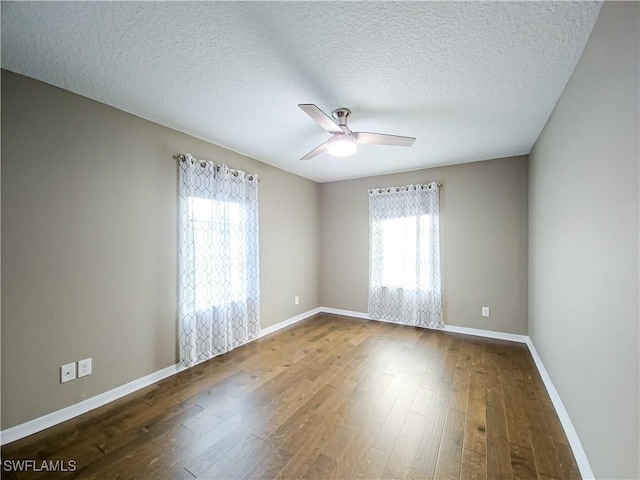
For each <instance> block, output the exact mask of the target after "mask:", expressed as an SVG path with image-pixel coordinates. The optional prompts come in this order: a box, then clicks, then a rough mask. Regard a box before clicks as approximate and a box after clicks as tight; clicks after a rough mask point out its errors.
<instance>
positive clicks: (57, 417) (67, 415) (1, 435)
mask: <svg viewBox="0 0 640 480" xmlns="http://www.w3.org/2000/svg"><path fill="white" fill-rule="evenodd" d="M320 311H321V310H320V308H316V309H313V310H309V311H308V312H304V313H301V314H300V315H296V316H295V317H292V318H289V319H288V320H283V321H282V322H278V323H276V324H275V325H271V326H270V327H267V328H264V329H262V330H261V331H260V335H259V336H258V337H257V338H261V337H264V336H266V335H269V334H271V333H273V332H276V331H278V330H281V329H283V328H285V327H288V326H289V325H293V324H294V323H297V322H300V321H301V320H304V319H306V318H309V317H311V316H313V315H315V314H317V313H320ZM182 370H186V368H185V367H184V366H183V365H182V364H175V365H171V366H169V367H167V368H163V369H162V370H158V371H157V372H154V373H151V374H149V375H146V376H144V377H142V378H138V379H137V380H133V381H132V382H129V383H126V384H124V385H121V386H119V387H116V388H114V389H112V390H109V391H107V392H104V393H101V394H99V395H96V396H95V397H91V398H87V399H86V400H82V401H80V402H78V403H76V404H73V405H69V406H68V407H65V408H63V409H61V410H57V411H55V412H52V413H49V414H47V415H43V416H42V417H38V418H36V419H33V420H30V421H28V422H25V423H21V424H20V425H16V426H15V427H11V428H7V429H6V430H2V431H0V445H5V444H7V443H11V442H15V441H16V440H20V439H21V438H24V437H27V436H29V435H33V434H34V433H38V432H40V431H42V430H46V429H47V428H51V427H53V426H55V425H58V424H59V423H62V422H66V421H67V420H71V419H72V418H75V417H77V416H79V415H82V414H83V413H87V412H89V411H91V410H94V409H96V408H98V407H102V406H103V405H106V404H107V403H110V402H113V401H115V400H118V399H119V398H122V397H124V396H126V395H129V394H131V393H133V392H136V391H138V390H140V389H142V388H145V387H148V386H149V385H152V384H154V383H156V382H159V381H160V380H164V379H165V378H167V377H170V376H171V375H175V374H176V373H178V372H181V371H182Z"/></svg>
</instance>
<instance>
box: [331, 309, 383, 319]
mask: <svg viewBox="0 0 640 480" xmlns="http://www.w3.org/2000/svg"><path fill="white" fill-rule="evenodd" d="M319 310H320V311H321V312H323V313H330V314H332V315H344V316H345V317H355V318H364V319H365V320H373V319H372V318H371V317H370V316H369V314H368V313H362V312H354V311H352V310H341V309H339V308H330V307H320V308H319Z"/></svg>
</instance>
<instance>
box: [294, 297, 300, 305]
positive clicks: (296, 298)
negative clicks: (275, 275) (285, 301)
mask: <svg viewBox="0 0 640 480" xmlns="http://www.w3.org/2000/svg"><path fill="white" fill-rule="evenodd" d="M299 303H300V297H298V296H295V297H293V304H294V305H298V304H299Z"/></svg>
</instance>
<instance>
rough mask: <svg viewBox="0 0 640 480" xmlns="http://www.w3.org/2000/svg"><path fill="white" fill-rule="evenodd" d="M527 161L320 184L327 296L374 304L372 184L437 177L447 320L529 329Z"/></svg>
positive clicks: (331, 303) (328, 302)
mask: <svg viewBox="0 0 640 480" xmlns="http://www.w3.org/2000/svg"><path fill="white" fill-rule="evenodd" d="M527 169H528V164H527V157H513V158H505V159H499V160H490V161H484V162H475V163H467V164H462V165H454V166H448V167H439V168H432V169H426V170H418V171H413V172H404V173H395V174H390V175H381V176H377V177H368V178H362V179H357V180H349V181H343V182H334V183H325V184H321V185H320V234H321V236H322V241H321V244H322V245H321V249H322V250H321V264H322V268H321V281H320V302H321V304H322V305H323V306H325V307H333V308H339V309H344V310H353V311H356V312H366V311H367V300H368V282H369V213H368V212H369V197H368V193H367V190H368V189H369V188H373V187H388V186H397V185H408V184H411V183H424V182H428V181H438V182H441V183H442V184H443V185H444V186H443V187H442V189H441V190H440V192H441V193H440V242H441V273H442V291H443V307H444V320H445V323H447V324H450V325H457V326H461V327H471V328H481V329H485V330H496V331H500V332H509V333H518V334H526V333H527V208H528V207H527V188H528V187H527V182H528V179H527V178H528V176H527ZM482 306H488V307H490V308H491V316H490V317H489V318H484V317H482V316H481V315H480V309H481V307H482Z"/></svg>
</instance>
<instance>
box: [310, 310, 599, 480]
mask: <svg viewBox="0 0 640 480" xmlns="http://www.w3.org/2000/svg"><path fill="white" fill-rule="evenodd" d="M320 310H321V311H323V312H325V313H332V314H335V315H345V316H349V317H356V318H364V319H367V320H374V321H377V322H387V323H392V322H389V321H388V320H381V319H375V318H371V317H370V316H369V314H367V313H362V312H353V311H350V310H340V309H337V308H326V307H320ZM434 330H442V331H445V332H452V333H461V334H463V335H475V336H476V337H486V338H497V339H499V340H508V341H511V342H518V343H526V344H527V347H529V352H530V353H531V356H532V357H533V361H534V363H535V364H536V368H537V369H538V373H540V377H541V378H542V382H543V383H544V386H545V388H546V389H547V393H548V394H549V398H551V402H552V403H553V407H554V408H555V410H556V413H557V414H558V419H559V420H560V423H561V424H562V428H563V429H564V433H565V435H566V436H567V440H568V441H569V445H570V446H571V450H572V451H573V455H574V457H575V459H576V463H577V464H578V469H579V470H580V476H581V477H582V478H583V479H584V480H591V479H594V478H595V476H594V475H593V472H592V471H591V466H590V465H589V460H588V459H587V454H586V453H585V451H584V448H582V444H581V443H580V439H579V438H578V434H577V432H576V430H575V428H574V426H573V423H571V419H570V418H569V414H568V413H567V410H566V408H564V404H563V403H562V400H561V399H560V395H559V394H558V391H557V390H556V387H555V386H554V385H553V382H552V381H551V377H550V376H549V373H547V369H546V368H545V366H544V364H543V363H542V359H541V358H540V355H538V351H537V350H536V347H535V346H534V345H533V341H532V340H531V338H530V337H529V336H528V335H517V334H514V333H504V332H494V331H491V330H480V329H477V328H467V327H458V326H455V325H445V326H444V328H442V329H434Z"/></svg>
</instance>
